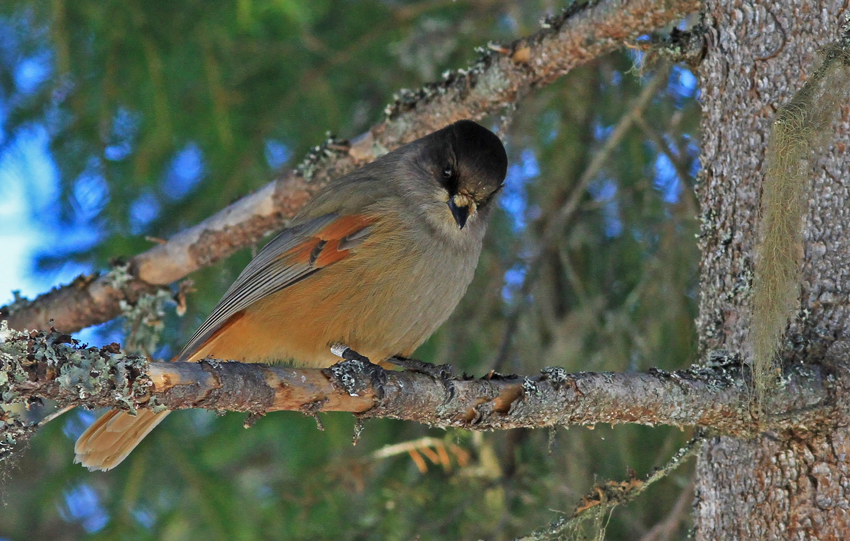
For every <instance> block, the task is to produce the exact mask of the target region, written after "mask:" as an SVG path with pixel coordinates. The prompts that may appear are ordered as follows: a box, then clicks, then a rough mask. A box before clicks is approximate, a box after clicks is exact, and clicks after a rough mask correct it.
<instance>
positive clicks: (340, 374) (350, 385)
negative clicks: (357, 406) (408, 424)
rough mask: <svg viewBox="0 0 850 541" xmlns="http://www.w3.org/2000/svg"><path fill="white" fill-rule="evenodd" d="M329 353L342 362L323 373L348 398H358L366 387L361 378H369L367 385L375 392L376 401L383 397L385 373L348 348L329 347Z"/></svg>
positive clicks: (385, 380) (367, 359)
mask: <svg viewBox="0 0 850 541" xmlns="http://www.w3.org/2000/svg"><path fill="white" fill-rule="evenodd" d="M331 353H333V354H334V355H336V356H337V357H340V358H341V359H342V360H341V361H340V362H338V363H336V364H335V365H333V366H331V367H329V368H325V369H324V372H325V374H327V375H328V376H330V377H332V378H333V380H334V382H335V383H336V384H337V385H338V386H339V387H341V388H342V389H344V390H345V392H347V393H348V395H349V396H359V395H360V393H361V392H363V391H365V390H366V388H367V386H366V382H365V381H363V379H362V378H363V376H366V377H368V378H369V384H370V385H371V387H372V388H373V389H374V390H375V393H376V395H377V397H378V399H381V398H383V397H384V384H385V383H386V382H387V372H386V370H384V369H383V368H381V367H380V366H378V365H377V364H374V363H373V362H372V361H370V360H369V358H368V357H365V356H363V355H360V354H359V353H357V352H356V351H354V350H353V349H351V348H350V347H348V346H344V345H341V344H338V345H334V346H332V347H331Z"/></svg>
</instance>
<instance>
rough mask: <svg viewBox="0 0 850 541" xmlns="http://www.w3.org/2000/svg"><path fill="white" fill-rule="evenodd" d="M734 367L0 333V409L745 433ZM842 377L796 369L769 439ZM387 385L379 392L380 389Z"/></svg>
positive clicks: (821, 414)
mask: <svg viewBox="0 0 850 541" xmlns="http://www.w3.org/2000/svg"><path fill="white" fill-rule="evenodd" d="M745 375H746V374H742V373H741V369H740V366H739V365H738V364H737V363H736V362H732V361H728V362H725V363H723V364H715V365H713V366H695V367H692V368H690V369H688V370H680V371H677V372H663V371H659V370H650V371H649V372H646V373H628V374H625V373H587V372H581V373H577V374H567V373H566V371H564V370H563V369H560V368H547V369H545V370H543V371H542V372H541V373H540V374H538V375H535V376H528V377H524V376H513V375H512V376H504V375H499V374H495V373H491V374H490V375H488V376H487V377H484V378H481V379H465V378H460V379H452V380H449V381H444V380H440V379H435V378H434V377H432V376H430V375H426V374H422V373H417V372H409V371H407V372H400V371H385V370H383V369H381V368H378V367H376V366H375V365H367V364H364V363H361V362H360V361H346V362H342V363H338V364H336V365H334V366H333V367H331V368H327V369H324V370H319V369H307V368H289V367H284V366H268V365H261V364H243V363H237V362H218V361H214V360H209V361H202V362H200V363H165V362H148V361H147V360H146V359H144V358H142V357H139V356H132V355H126V354H124V353H123V352H121V351H120V348H119V347H118V345H117V344H110V345H108V346H104V347H102V348H94V347H84V346H82V345H80V343H79V342H78V341H76V340H74V339H72V338H71V337H70V336H69V335H66V334H61V333H59V332H56V331H50V332H41V331H31V332H18V331H14V330H11V329H8V328H7V327H6V326H5V325H0V396H2V402H4V403H11V402H21V401H32V400H36V399H40V398H48V399H53V400H57V401H58V402H59V404H60V405H62V406H65V405H73V406H85V407H89V408H92V407H113V408H124V409H130V410H132V409H135V408H167V409H186V408H205V409H211V410H229V411H246V412H251V413H253V414H263V413H266V412H269V411H279V410H292V411H302V412H305V413H311V414H315V413H317V412H320V411H349V412H353V413H356V414H359V415H361V416H362V417H388V418H393V419H404V420H410V421H417V422H420V423H425V424H428V425H432V426H440V427H458V428H465V429H472V430H493V429H509V428H540V427H549V426H557V425H572V424H580V425H594V424H596V423H610V424H618V423H638V424H646V425H656V424H666V425H675V426H686V425H690V426H698V427H707V428H711V429H713V430H715V431H717V432H721V433H725V434H733V435H750V434H753V433H755V432H756V431H758V430H759V426H760V425H759V423H758V422H757V420H756V419H754V418H753V417H752V414H751V412H750V411H749V410H748V409H747V404H748V403H749V402H748V399H749V393H750V390H749V388H748V387H747V384H746V383H745V382H746V380H747V378H746V377H743V376H745ZM844 379H846V378H843V377H842V378H839V377H838V376H836V375H834V374H828V373H827V372H826V370H825V369H822V368H819V367H817V366H811V367H796V368H795V369H794V370H793V371H791V372H789V373H788V374H787V375H786V378H785V382H786V386H785V389H784V392H783V393H779V396H777V397H776V402H775V403H773V404H771V411H773V412H775V415H774V416H773V417H772V418H771V419H768V420H767V422H766V423H765V424H766V425H767V426H769V427H770V428H771V429H773V430H782V429H788V428H793V427H796V428H800V427H806V426H822V427H825V426H830V425H831V423H832V422H833V421H832V419H837V418H839V417H838V416H837V415H836V414H835V413H836V408H838V407H841V406H840V405H841V404H843V403H844V402H845V400H843V398H842V397H843V396H844V394H843V393H842V392H840V391H841V389H843V388H845V387H844V386H843V384H844V383H845V382H844ZM381 382H383V383H382V384H380V383H381Z"/></svg>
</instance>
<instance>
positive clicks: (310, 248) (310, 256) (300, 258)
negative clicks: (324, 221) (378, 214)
mask: <svg viewBox="0 0 850 541" xmlns="http://www.w3.org/2000/svg"><path fill="white" fill-rule="evenodd" d="M376 220H377V219H376V218H373V217H369V216H362V215H352V216H343V217H342V218H339V219H337V220H334V221H333V222H331V223H330V224H328V225H327V226H326V227H325V228H324V229H322V230H320V231H318V232H317V233H316V234H315V235H313V236H312V237H310V238H309V239H307V240H306V241H304V242H302V243H301V244H299V245H298V246H296V247H295V248H292V249H291V250H289V251H287V252H285V253H284V254H282V255H281V257H285V258H287V259H289V260H290V261H292V262H293V263H304V264H307V265H310V266H311V267H316V268H321V267H326V266H328V265H330V264H331V263H336V262H337V261H341V260H343V259H345V257H346V256H347V255H348V253H349V252H348V248H343V249H340V246H339V243H340V241H341V240H342V239H344V238H346V237H350V236H353V235H355V234H356V233H358V232H359V231H362V230H363V229H365V228H367V227H369V226H370V225H371V224H373V223H375V221H376Z"/></svg>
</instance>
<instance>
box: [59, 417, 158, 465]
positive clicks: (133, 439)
mask: <svg viewBox="0 0 850 541" xmlns="http://www.w3.org/2000/svg"><path fill="white" fill-rule="evenodd" d="M169 413H171V412H170V411H162V412H160V413H154V412H152V411H150V410H139V411H138V413H137V415H131V414H129V413H126V412H123V411H119V410H111V411H108V412H106V413H105V414H104V415H103V416H102V417H101V418H100V419H98V420H96V421H95V422H94V423H92V425H91V426H90V427H88V429H86V431H85V432H83V435H82V436H80V438H79V439H78V440H77V444H76V445H75V446H74V452H75V453H76V454H77V456H76V458H75V459H74V461H75V462H78V463H80V464H82V465H83V466H85V467H86V468H88V469H90V470H102V471H106V470H111V469H112V468H114V467H115V466H117V465H118V464H120V463H121V461H122V460H124V459H125V458H127V455H129V454H130V451H132V450H133V449H135V448H136V446H137V445H138V444H139V443H140V442H141V441H142V440H143V439H144V438H145V436H147V435H148V433H149V432H150V431H151V430H153V429H154V428H156V425H158V424H159V423H161V422H162V421H163V420H164V419H165V418H166V417H167V416H168V414H169Z"/></svg>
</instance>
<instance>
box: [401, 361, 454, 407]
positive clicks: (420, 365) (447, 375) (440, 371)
mask: <svg viewBox="0 0 850 541" xmlns="http://www.w3.org/2000/svg"><path fill="white" fill-rule="evenodd" d="M387 362H388V363H390V364H394V365H396V366H400V367H401V368H404V369H405V370H410V371H411V372H419V373H420V374H427V375H429V376H431V377H432V378H434V379H436V380H440V381H441V382H442V383H443V386H444V387H445V388H446V402H448V401H449V400H451V399H452V398H454V396H455V385H454V383H453V380H454V379H455V374H454V368H453V367H452V365H450V364H432V363H426V362H424V361H420V360H418V359H408V358H407V357H402V356H401V355H395V356H393V357H390V358H389V359H387Z"/></svg>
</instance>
